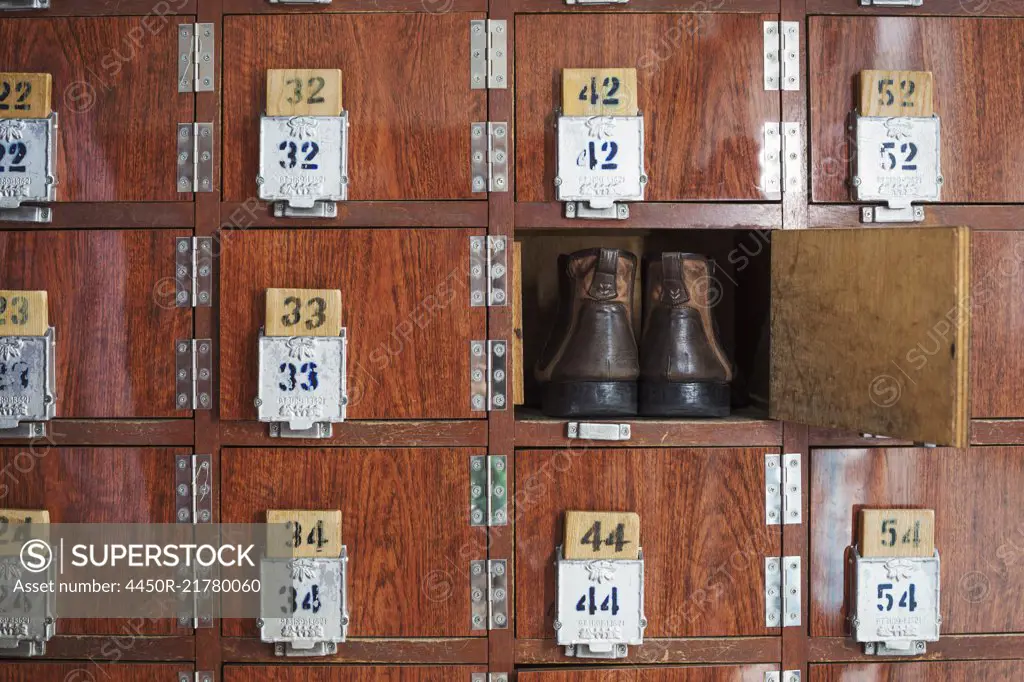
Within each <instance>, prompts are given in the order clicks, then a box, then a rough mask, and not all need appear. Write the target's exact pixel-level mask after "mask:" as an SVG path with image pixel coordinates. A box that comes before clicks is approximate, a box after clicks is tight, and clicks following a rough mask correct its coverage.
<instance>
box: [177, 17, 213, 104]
mask: <svg viewBox="0 0 1024 682" xmlns="http://www.w3.org/2000/svg"><path fill="white" fill-rule="evenodd" d="M213 50H214V40H213V24H179V25H178V92H213V85H214V76H213V73H214V71H213Z"/></svg>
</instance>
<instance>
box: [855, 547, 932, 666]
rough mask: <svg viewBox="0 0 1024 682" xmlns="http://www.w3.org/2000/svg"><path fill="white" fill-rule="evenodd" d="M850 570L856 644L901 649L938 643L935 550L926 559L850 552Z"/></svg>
mask: <svg viewBox="0 0 1024 682" xmlns="http://www.w3.org/2000/svg"><path fill="white" fill-rule="evenodd" d="M854 571H855V597H854V598H855V600H856V608H855V612H854V617H853V635H854V639H855V640H856V641H858V642H884V643H885V644H886V645H887V646H888V648H890V649H901V648H906V647H908V646H909V645H910V644H911V643H913V642H915V641H923V642H934V641H937V640H938V639H939V624H940V623H941V618H940V615H939V553H938V552H935V555H934V556H932V557H927V558H923V557H877V558H876V557H871V558H865V557H861V556H860V555H859V554H857V553H855V554H854ZM908 653H913V652H911V651H908Z"/></svg>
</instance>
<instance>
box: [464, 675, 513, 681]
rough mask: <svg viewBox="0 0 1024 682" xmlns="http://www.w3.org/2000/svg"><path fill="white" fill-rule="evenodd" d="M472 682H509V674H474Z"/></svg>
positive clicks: (471, 678)
mask: <svg viewBox="0 0 1024 682" xmlns="http://www.w3.org/2000/svg"><path fill="white" fill-rule="evenodd" d="M469 679H470V682H508V673H472V674H471V675H470V676H469Z"/></svg>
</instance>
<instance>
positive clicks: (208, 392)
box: [174, 339, 213, 410]
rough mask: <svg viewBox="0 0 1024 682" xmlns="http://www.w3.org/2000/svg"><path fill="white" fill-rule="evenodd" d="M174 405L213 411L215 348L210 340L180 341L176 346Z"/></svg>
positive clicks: (181, 407) (182, 408)
mask: <svg viewBox="0 0 1024 682" xmlns="http://www.w3.org/2000/svg"><path fill="white" fill-rule="evenodd" d="M174 391H175V399H174V402H175V406H176V409H179V410H209V409H212V408H213V345H212V342H211V340H210V339H178V340H177V341H175V345H174Z"/></svg>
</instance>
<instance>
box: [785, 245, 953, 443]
mask: <svg viewBox="0 0 1024 682" xmlns="http://www.w3.org/2000/svg"><path fill="white" fill-rule="evenodd" d="M968 238H969V231H968V230H967V229H966V228H895V229H887V230H795V231H776V232H775V233H774V234H773V235H772V283H771V292H772V316H771V317H772V321H771V327H772V329H771V334H772V347H771V354H772V364H771V389H770V409H769V412H770V416H771V417H772V418H774V419H782V420H789V421H795V422H798V423H801V424H809V425H812V426H826V427H830V428H838V429H845V430H850V431H858V432H866V433H872V434H878V435H885V436H891V437H895V438H906V439H908V440H913V441H918V442H926V443H939V444H944V445H949V444H952V445H959V446H964V445H966V444H967V395H966V394H967V386H966V382H967V359H968V353H967V352H966V346H967V342H966V339H967V336H966V335H967V332H968V327H969V319H968V318H969V301H968V298H967V296H966V290H967V288H968V280H967V278H966V277H965V273H964V272H963V266H964V260H965V258H966V256H967V254H968V251H969V248H968V243H967V239H968Z"/></svg>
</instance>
